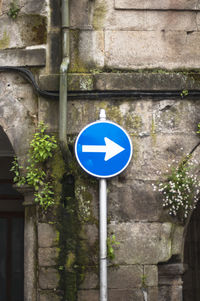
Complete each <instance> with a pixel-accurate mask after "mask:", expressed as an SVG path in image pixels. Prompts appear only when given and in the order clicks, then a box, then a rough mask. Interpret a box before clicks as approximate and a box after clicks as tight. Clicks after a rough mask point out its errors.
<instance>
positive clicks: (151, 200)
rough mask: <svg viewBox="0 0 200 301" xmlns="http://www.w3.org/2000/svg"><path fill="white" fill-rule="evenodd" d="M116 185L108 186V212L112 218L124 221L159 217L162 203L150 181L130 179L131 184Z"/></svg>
mask: <svg viewBox="0 0 200 301" xmlns="http://www.w3.org/2000/svg"><path fill="white" fill-rule="evenodd" d="M122 176H123V175H121V177H120V178H119V181H120V180H121V178H122ZM126 181H128V179H127V178H126ZM118 186H119V187H116V186H115V185H112V186H110V187H109V189H110V192H109V203H108V214H109V216H110V218H111V219H112V220H116V221H123V222H126V221H131V220H134V221H136V220H137V221H141V220H146V221H147V220H148V221H157V220H158V219H159V216H160V214H161V211H162V205H161V203H160V202H159V201H160V199H159V195H158V194H156V193H155V192H154V191H153V189H152V185H151V184H150V183H148V182H146V181H132V185H126V187H123V186H122V187H121V184H118Z"/></svg>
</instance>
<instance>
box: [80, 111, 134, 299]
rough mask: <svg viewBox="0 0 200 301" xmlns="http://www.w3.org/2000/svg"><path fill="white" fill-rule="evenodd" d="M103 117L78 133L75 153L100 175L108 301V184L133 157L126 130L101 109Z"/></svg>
mask: <svg viewBox="0 0 200 301" xmlns="http://www.w3.org/2000/svg"><path fill="white" fill-rule="evenodd" d="M99 117H100V120H98V121H96V122H93V123H91V124H89V125H87V126H86V127H85V128H84V129H83V130H82V131H81V132H80V133H79V135H78V137H77V139H76V144H75V154H76V158H77V161H78V163H79V164H80V166H81V167H82V168H83V169H84V170H85V171H86V172H87V173H89V174H90V175H92V176H95V177H97V178H99V237H100V238H99V242H100V249H99V257H100V259H99V261H100V301H107V298H108V297H107V183H106V178H111V177H114V176H116V175H118V174H119V173H121V172H122V171H123V170H124V169H125V168H126V167H127V166H128V164H129V162H130V160H131V157H132V143H131V140H130V137H129V136H128V134H127V133H126V131H125V130H124V129H123V128H121V127H120V126H119V125H117V124H116V123H114V122H111V121H108V120H106V112H105V110H103V109H102V110H100V115H99Z"/></svg>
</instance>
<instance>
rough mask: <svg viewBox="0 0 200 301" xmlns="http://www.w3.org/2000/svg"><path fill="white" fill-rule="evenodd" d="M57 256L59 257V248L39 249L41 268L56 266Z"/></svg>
mask: <svg viewBox="0 0 200 301" xmlns="http://www.w3.org/2000/svg"><path fill="white" fill-rule="evenodd" d="M57 256H58V250H57V248H39V249H38V261H39V266H53V265H55V264H56V258H57Z"/></svg>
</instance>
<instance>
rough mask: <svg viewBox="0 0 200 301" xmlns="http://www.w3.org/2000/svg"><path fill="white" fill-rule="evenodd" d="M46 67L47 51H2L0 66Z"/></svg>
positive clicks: (40, 49)
mask: <svg viewBox="0 0 200 301" xmlns="http://www.w3.org/2000/svg"><path fill="white" fill-rule="evenodd" d="M45 65H46V50H45V49H44V48H37V49H8V50H1V51H0V66H1V67H3V66H15V67H32V66H45Z"/></svg>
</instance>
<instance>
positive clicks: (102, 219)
mask: <svg viewBox="0 0 200 301" xmlns="http://www.w3.org/2000/svg"><path fill="white" fill-rule="evenodd" d="M99 236H100V239H99V245H100V248H99V257H100V258H99V260H100V301H107V183H106V179H100V180H99Z"/></svg>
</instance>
